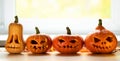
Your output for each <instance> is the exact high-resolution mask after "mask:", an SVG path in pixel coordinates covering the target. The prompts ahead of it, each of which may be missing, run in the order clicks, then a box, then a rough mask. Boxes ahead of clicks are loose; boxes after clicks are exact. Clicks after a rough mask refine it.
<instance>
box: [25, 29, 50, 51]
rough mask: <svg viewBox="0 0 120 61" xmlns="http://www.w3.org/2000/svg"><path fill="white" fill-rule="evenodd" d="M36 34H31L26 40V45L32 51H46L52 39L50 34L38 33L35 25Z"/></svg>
mask: <svg viewBox="0 0 120 61" xmlns="http://www.w3.org/2000/svg"><path fill="white" fill-rule="evenodd" d="M35 29H36V34H34V35H31V36H29V37H28V38H27V40H26V46H27V49H28V50H29V51H31V52H32V53H46V52H47V51H48V50H49V49H50V48H51V46H52V39H51V38H50V36H48V35H45V34H40V31H39V29H38V28H37V27H35Z"/></svg>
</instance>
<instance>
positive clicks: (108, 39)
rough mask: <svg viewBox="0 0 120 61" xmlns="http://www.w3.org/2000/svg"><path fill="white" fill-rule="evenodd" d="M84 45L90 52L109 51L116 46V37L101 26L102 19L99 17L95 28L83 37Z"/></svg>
mask: <svg viewBox="0 0 120 61" xmlns="http://www.w3.org/2000/svg"><path fill="white" fill-rule="evenodd" d="M85 46H86V48H87V49H89V50H90V51H91V52H92V53H111V52H112V51H113V50H114V49H115V48H116V46H117V38H116V36H115V35H114V33H112V32H111V31H109V30H107V29H105V28H104V27H103V26H102V20H101V19H99V24H98V26H97V27H96V30H95V31H94V32H93V33H91V34H89V35H87V37H86V38H85Z"/></svg>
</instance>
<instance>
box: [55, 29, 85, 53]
mask: <svg viewBox="0 0 120 61" xmlns="http://www.w3.org/2000/svg"><path fill="white" fill-rule="evenodd" d="M66 29H67V35H59V36H57V37H55V38H54V39H53V47H54V48H55V49H56V50H57V51H59V52H60V53H64V54H73V53H77V52H78V51H79V50H80V49H81V48H82V47H83V38H82V37H81V36H79V35H71V31H70V29H69V27H66Z"/></svg>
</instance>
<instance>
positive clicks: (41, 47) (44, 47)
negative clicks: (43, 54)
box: [30, 46, 48, 50]
mask: <svg viewBox="0 0 120 61" xmlns="http://www.w3.org/2000/svg"><path fill="white" fill-rule="evenodd" d="M30 47H31V48H32V49H34V50H37V49H39V50H44V49H46V48H48V46H39V47H37V46H30Z"/></svg>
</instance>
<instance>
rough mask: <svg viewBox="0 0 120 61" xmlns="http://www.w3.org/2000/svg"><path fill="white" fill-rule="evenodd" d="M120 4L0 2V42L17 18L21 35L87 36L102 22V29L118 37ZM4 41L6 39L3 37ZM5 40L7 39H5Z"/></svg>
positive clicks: (107, 0) (106, 0) (109, 0)
mask: <svg viewBox="0 0 120 61" xmlns="http://www.w3.org/2000/svg"><path fill="white" fill-rule="evenodd" d="M119 2H120V0H0V38H1V39H2V38H3V37H2V36H3V35H4V36H6V35H8V25H9V24H10V23H11V22H13V21H14V16H16V15H17V16H18V18H19V23H21V24H22V25H23V33H24V35H29V34H34V33H35V29H34V27H35V26H38V27H39V29H40V31H41V33H46V34H50V35H53V34H55V35H56V34H65V33H66V26H69V27H70V29H71V31H72V33H73V34H80V35H87V34H88V33H90V32H92V31H93V30H94V29H95V27H96V26H97V25H98V19H100V18H101V19H102V20H103V26H104V27H106V28H107V29H109V30H111V31H112V32H114V33H115V34H116V35H117V36H119V35H120V28H119V27H120V12H119V11H120V4H119ZM6 37H7V36H6ZM5 39H6V38H5Z"/></svg>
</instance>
